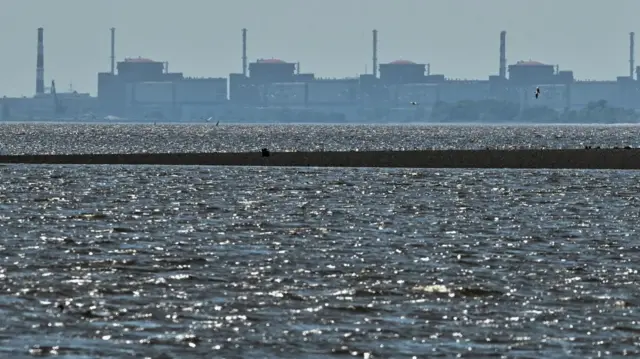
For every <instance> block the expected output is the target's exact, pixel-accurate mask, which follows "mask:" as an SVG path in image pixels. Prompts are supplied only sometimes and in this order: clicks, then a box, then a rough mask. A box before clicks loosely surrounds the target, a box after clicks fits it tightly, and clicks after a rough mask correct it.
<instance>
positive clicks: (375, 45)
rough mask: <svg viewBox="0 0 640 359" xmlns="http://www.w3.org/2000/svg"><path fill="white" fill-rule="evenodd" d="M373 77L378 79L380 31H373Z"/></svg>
mask: <svg viewBox="0 0 640 359" xmlns="http://www.w3.org/2000/svg"><path fill="white" fill-rule="evenodd" d="M373 77H378V30H373Z"/></svg>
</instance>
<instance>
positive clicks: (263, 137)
mask: <svg viewBox="0 0 640 359" xmlns="http://www.w3.org/2000/svg"><path fill="white" fill-rule="evenodd" d="M639 139H640V126H638V125H618V126H611V125H609V126H569V125H558V126H464V125H437V126H435V125H434V126H413V125H411V126H410V125H396V126H386V125H385V126H380V125H352V126H344V125H226V124H222V125H220V126H215V125H202V124H179V125H153V124H146V125H143V124H119V125H118V124H2V125H0V150H1V151H3V152H4V153H7V154H25V153H38V154H44V153H59V154H60V153H131V152H212V151H225V152H229V151H258V150H260V149H261V148H263V147H267V148H269V149H270V150H272V151H292V150H299V151H322V150H325V151H335V150H338V151H348V150H355V149H359V150H390V149H393V150H402V149H405V150H415V149H431V148H437V149H479V148H480V149H484V148H486V147H490V148H542V147H546V148H584V146H588V145H589V146H593V147H596V146H603V147H613V146H619V147H624V146H632V147H640V140H639Z"/></svg>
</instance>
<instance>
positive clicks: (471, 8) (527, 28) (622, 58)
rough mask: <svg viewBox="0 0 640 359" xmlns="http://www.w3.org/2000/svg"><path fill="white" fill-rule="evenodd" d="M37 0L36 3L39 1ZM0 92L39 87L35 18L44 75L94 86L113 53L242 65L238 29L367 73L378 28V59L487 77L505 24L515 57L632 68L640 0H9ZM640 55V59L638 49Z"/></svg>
mask: <svg viewBox="0 0 640 359" xmlns="http://www.w3.org/2000/svg"><path fill="white" fill-rule="evenodd" d="M36 4H37V6H36ZM2 5H3V6H2V8H3V9H2V10H3V11H2V12H0V34H2V35H0V46H1V48H2V49H3V50H4V51H2V54H3V56H2V57H1V58H0V96H1V95H6V96H23V95H24V96H32V95H33V93H34V92H35V73H36V71H35V69H36V29H37V28H38V27H43V28H44V51H45V53H44V55H45V83H46V84H47V86H48V84H49V83H50V82H51V80H52V79H54V80H56V85H57V87H58V91H60V92H64V91H67V90H68V88H69V84H72V85H73V89H74V90H76V91H78V92H88V93H91V94H92V95H95V94H96V92H97V73H98V72H106V71H109V68H110V65H109V61H110V60H109V57H110V32H109V28H111V27H115V28H116V60H117V61H121V60H122V59H124V58H125V57H138V56H141V57H148V58H151V59H154V60H156V61H167V62H169V70H170V71H171V72H183V73H184V74H185V76H194V77H227V76H228V74H229V73H232V72H233V73H239V72H241V71H242V66H241V56H242V55H241V32H240V30H241V29H242V28H243V27H246V28H247V29H248V57H249V61H250V62H253V61H255V60H256V59H257V58H280V59H283V60H285V61H290V62H298V61H299V62H300V63H301V70H302V72H313V73H315V74H316V76H318V77H345V76H356V75H358V74H362V73H364V72H365V67H366V68H367V70H368V72H369V73H371V70H372V69H371V61H372V60H371V55H372V49H371V46H372V44H371V30H373V29H377V30H378V31H379V34H378V35H379V36H378V41H379V43H378V62H379V63H385V62H389V61H393V60H397V59H406V60H412V61H416V62H420V63H430V64H431V70H432V73H434V74H444V75H445V76H446V77H448V78H467V79H482V80H484V79H487V78H488V76H489V75H492V74H497V72H498V48H499V32H500V31H502V30H505V31H507V63H508V64H513V63H515V62H516V61H518V60H529V59H531V60H537V61H541V62H544V63H549V64H554V65H555V64H558V65H559V66H560V69H561V70H563V69H564V70H573V71H574V75H575V77H576V78H577V79H581V80H584V79H594V80H615V78H616V76H627V75H628V73H629V62H628V57H629V32H631V31H635V32H637V33H638V34H640V22H638V21H637V20H636V17H637V15H636V14H638V13H640V1H637V0H617V1H615V2H611V3H606V2H587V1H579V0H563V1H561V2H558V1H554V0H537V1H527V2H524V1H510V0H485V1H482V2H480V1H471V0H447V1H444V0H443V1H428V0H400V1H398V2H391V1H385V0H368V1H367V0H349V1H339V0H324V1H312V0H308V1H301V0H271V1H268V2H266V1H257V0H214V1H211V0H209V1H206V0H186V1H184V2H182V3H180V4H179V3H174V2H160V1H152V0H136V1H128V2H126V1H124V0H111V1H103V0H102V1H91V2H87V1H82V0H59V1H55V2H49V1H44V0H37V1H21V0H3V4H2ZM636 64H638V65H640V61H636Z"/></svg>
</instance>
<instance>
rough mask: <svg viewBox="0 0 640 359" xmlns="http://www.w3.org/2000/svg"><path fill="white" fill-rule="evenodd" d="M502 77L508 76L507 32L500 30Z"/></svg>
mask: <svg viewBox="0 0 640 359" xmlns="http://www.w3.org/2000/svg"><path fill="white" fill-rule="evenodd" d="M500 77H501V78H503V79H506V78H507V32H506V31H501V32H500Z"/></svg>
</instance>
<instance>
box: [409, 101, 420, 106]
mask: <svg viewBox="0 0 640 359" xmlns="http://www.w3.org/2000/svg"><path fill="white" fill-rule="evenodd" d="M409 103H410V104H412V105H414V106H415V105H417V104H418V103H417V102H415V101H411V102H409Z"/></svg>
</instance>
